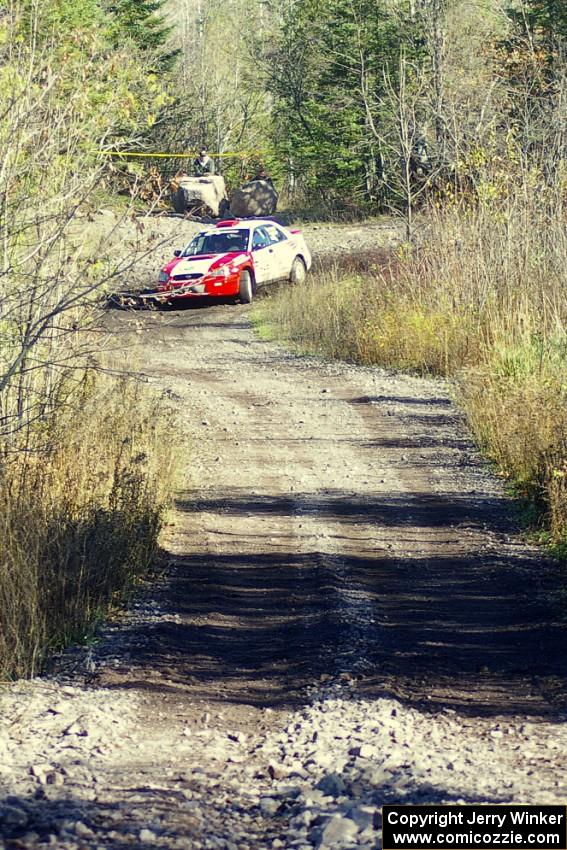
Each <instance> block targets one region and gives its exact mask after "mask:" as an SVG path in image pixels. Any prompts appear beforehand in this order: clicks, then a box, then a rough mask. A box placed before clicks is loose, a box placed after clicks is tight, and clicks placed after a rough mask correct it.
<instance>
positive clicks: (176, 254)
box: [173, 248, 183, 257]
mask: <svg viewBox="0 0 567 850" xmlns="http://www.w3.org/2000/svg"><path fill="white" fill-rule="evenodd" d="M182 253H183V251H182V250H181V248H178V249H177V251H174V252H173V256H174V257H180V256H181V254H182Z"/></svg>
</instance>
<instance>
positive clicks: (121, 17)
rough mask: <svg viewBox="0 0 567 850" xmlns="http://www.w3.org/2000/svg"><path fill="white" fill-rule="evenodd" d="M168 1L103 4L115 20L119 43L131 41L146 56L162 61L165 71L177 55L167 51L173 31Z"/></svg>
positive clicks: (131, 0) (119, 0)
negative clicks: (165, 11)
mask: <svg viewBox="0 0 567 850" xmlns="http://www.w3.org/2000/svg"><path fill="white" fill-rule="evenodd" d="M165 3H166V0H103V6H104V8H105V9H106V11H107V12H108V13H109V14H110V15H111V16H112V17H113V19H114V22H115V23H114V27H113V33H112V35H113V38H114V41H115V42H116V43H122V42H124V41H125V40H128V39H129V40H131V41H132V42H134V44H135V45H136V46H137V47H138V48H139V49H140V50H142V51H143V52H147V53H151V54H153V55H154V56H156V57H158V59H157V64H158V65H159V67H160V68H161V69H163V68H166V67H169V66H171V65H172V64H173V62H174V60H175V56H176V55H177V52H176V51H168V50H167V41H168V37H169V34H170V32H171V27H170V26H168V25H167V23H166V21H165V17H164V15H163V14H162V10H163V8H164V6H165Z"/></svg>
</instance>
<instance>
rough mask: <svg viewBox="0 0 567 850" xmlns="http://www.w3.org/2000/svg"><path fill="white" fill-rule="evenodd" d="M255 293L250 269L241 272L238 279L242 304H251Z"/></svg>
mask: <svg viewBox="0 0 567 850" xmlns="http://www.w3.org/2000/svg"><path fill="white" fill-rule="evenodd" d="M253 295H254V288H253V286H252V275H251V274H250V272H249V271H243V272H240V280H239V281H238V297H239V299H240V303H241V304H250V302H251V301H252V297H253Z"/></svg>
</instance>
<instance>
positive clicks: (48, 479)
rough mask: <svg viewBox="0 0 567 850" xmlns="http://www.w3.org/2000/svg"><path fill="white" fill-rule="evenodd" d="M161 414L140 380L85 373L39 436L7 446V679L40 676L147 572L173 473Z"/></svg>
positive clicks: (1, 496)
mask: <svg viewBox="0 0 567 850" xmlns="http://www.w3.org/2000/svg"><path fill="white" fill-rule="evenodd" d="M165 415H166V412H165V411H164V410H163V401H162V400H160V399H158V398H157V397H156V396H155V395H151V394H149V393H148V392H147V391H146V390H145V389H144V388H143V387H141V386H140V385H137V384H135V383H132V382H128V381H127V380H125V379H120V380H114V379H108V378H101V377H100V376H97V375H95V373H85V375H84V377H83V386H82V388H81V390H80V392H75V394H74V397H73V404H72V407H71V408H70V409H67V410H65V411H62V412H61V413H60V414H58V415H57V416H56V417H55V418H54V419H52V420H51V422H50V423H49V426H48V427H47V426H43V427H42V428H41V429H40V430H38V431H37V432H36V433H35V434H34V439H33V444H32V442H31V441H30V440H29V435H28V443H27V445H26V446H21V445H20V446H17V447H15V446H12V447H11V449H12V450H11V451H10V452H8V451H7V447H6V446H4V453H3V456H2V459H1V463H0V679H2V680H7V679H12V678H16V677H21V676H33V675H35V674H37V673H38V672H39V671H40V670H41V668H42V664H43V662H44V661H45V659H46V658H47V657H48V656H49V654H50V653H51V652H52V651H54V650H56V649H59V648H60V647H61V646H64V645H66V644H68V643H69V642H71V641H73V640H77V639H82V638H84V637H85V636H87V635H88V633H89V631H90V630H91V629H92V627H93V625H94V624H95V623H96V622H97V620H98V619H99V618H100V617H101V616H102V615H103V614H104V612H105V611H106V610H107V608H108V606H109V605H110V604H111V603H112V602H113V600H115V599H116V596H117V594H120V593H122V592H124V591H125V590H126V588H128V587H129V586H131V585H132V584H133V583H134V582H135V581H136V580H137V579H138V578H140V577H141V576H143V574H144V573H145V572H146V571H147V569H148V567H149V565H150V564H151V562H152V559H153V557H154V554H155V549H156V545H157V539H158V534H159V531H160V526H161V520H162V516H163V512H164V509H165V506H166V504H167V501H168V497H169V492H170V487H171V485H172V477H173V460H172V457H173V456H172V451H173V447H172V446H171V441H170V440H169V439H166V428H165ZM169 423H171V418H170V419H169ZM168 433H169V431H168ZM16 448H17V450H15V449H16Z"/></svg>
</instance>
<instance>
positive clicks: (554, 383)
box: [259, 186, 567, 539]
mask: <svg viewBox="0 0 567 850" xmlns="http://www.w3.org/2000/svg"><path fill="white" fill-rule="evenodd" d="M528 188H529V187H527V186H520V188H518V190H517V191H516V192H514V193H512V192H510V191H508V192H507V194H506V196H505V198H504V199H501V198H500V199H498V203H496V202H494V203H486V204H480V203H479V204H476V205H475V206H474V207H472V206H471V207H469V208H462V207H461V208H459V207H456V206H454V207H451V208H450V209H445V210H443V211H439V210H436V209H432V210H431V211H430V213H429V216H428V233H427V238H426V240H424V242H423V244H422V245H421V247H420V248H415V247H411V246H401V247H400V249H399V250H398V251H397V253H396V254H395V256H394V255H392V256H391V258H390V262H386V260H385V258H384V257H382V258H381V259H380V260H378V261H374V262H370V263H368V264H367V269H366V272H364V273H363V272H361V271H360V270H359V269H354V270H352V269H349V268H347V269H346V271H345V270H343V268H341V264H340V263H339V264H337V266H336V267H335V268H333V267H327V268H326V269H324V270H319V271H316V272H315V274H314V275H312V276H311V278H310V279H309V280H308V282H307V284H306V285H305V286H304V287H301V288H294V289H293V290H290V289H289V288H286V289H280V290H279V292H278V293H276V294H275V295H274V297H273V298H272V299H269V300H268V301H266V302H264V303H263V304H262V305H261V307H260V311H259V322H260V325H261V327H263V328H264V332H266V333H269V334H271V335H272V336H276V337H279V338H284V339H286V340H287V341H288V342H289V343H290V344H291V345H293V346H294V347H296V348H297V349H299V350H302V351H308V352H313V353H317V354H320V355H322V356H324V357H334V358H342V359H345V360H349V361H352V362H356V363H362V364H378V365H381V366H385V367H389V368H394V369H400V370H406V371H410V372H416V373H419V374H422V375H441V376H446V377H449V378H451V379H454V380H455V382H456V386H457V390H458V397H459V399H460V402H461V404H462V405H463V406H464V409H465V411H466V413H467V416H468V419H469V422H470V424H471V427H472V430H473V432H474V434H475V437H476V439H477V441H478V443H479V444H480V445H481V446H482V448H483V449H484V451H485V452H486V453H487V455H488V456H489V457H491V458H492V459H494V460H495V461H496V462H497V464H498V465H499V466H500V468H501V470H502V471H503V472H504V474H505V475H507V476H508V477H509V478H510V479H512V480H513V481H515V482H516V485H517V486H518V488H519V489H520V491H521V492H522V493H523V494H524V495H525V496H526V497H527V498H528V499H529V500H530V501H531V502H532V503H533V504H534V505H536V506H538V507H539V509H540V513H541V512H543V514H544V515H545V517H546V519H547V521H548V523H549V527H550V528H551V531H552V534H553V536H554V538H555V539H560V538H562V537H563V538H564V537H565V536H566V535H567V230H566V228H565V222H564V212H563V204H562V196H561V194H560V193H554V192H552V191H551V190H546V189H544V188H542V187H541V186H540V187H539V188H538V189H537V190H534V187H533V186H532V187H531V189H530V191H528Z"/></svg>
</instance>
